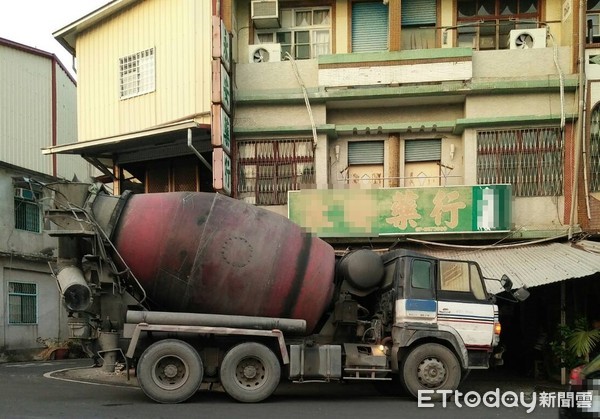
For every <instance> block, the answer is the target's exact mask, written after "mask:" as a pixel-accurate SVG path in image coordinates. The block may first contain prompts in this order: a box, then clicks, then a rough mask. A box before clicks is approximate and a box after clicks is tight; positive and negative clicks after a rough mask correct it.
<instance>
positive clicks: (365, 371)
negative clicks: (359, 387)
mask: <svg viewBox="0 0 600 419" xmlns="http://www.w3.org/2000/svg"><path fill="white" fill-rule="evenodd" d="M344 372H345V373H351V374H352V375H346V376H344V379H345V380H381V381H388V380H391V378H388V377H382V375H387V374H388V373H390V372H392V370H390V369H387V368H360V367H351V368H344Z"/></svg>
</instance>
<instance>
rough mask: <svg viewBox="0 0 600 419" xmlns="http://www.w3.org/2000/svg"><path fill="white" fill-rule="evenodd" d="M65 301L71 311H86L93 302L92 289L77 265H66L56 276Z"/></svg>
mask: <svg viewBox="0 0 600 419" xmlns="http://www.w3.org/2000/svg"><path fill="white" fill-rule="evenodd" d="M56 279H57V280H58V286H59V287H60V290H61V292H62V295H63V301H64V303H65V306H66V307H67V309H68V310H69V311H85V310H87V309H88V308H89V307H90V305H91V304H92V291H91V290H90V287H88V284H87V282H86V280H85V278H84V277H83V272H82V271H81V269H79V268H77V267H76V266H66V267H64V268H62V269H61V270H60V272H59V273H58V275H57V276H56Z"/></svg>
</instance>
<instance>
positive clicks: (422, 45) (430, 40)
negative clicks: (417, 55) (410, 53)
mask: <svg viewBox="0 0 600 419" xmlns="http://www.w3.org/2000/svg"><path fill="white" fill-rule="evenodd" d="M436 4H437V0H402V6H401V14H402V18H401V20H402V49H403V50H404V49H426V48H435V46H436V42H435V35H436V29H435V26H436V22H437V7H436Z"/></svg>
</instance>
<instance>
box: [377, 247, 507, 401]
mask: <svg viewBox="0 0 600 419" xmlns="http://www.w3.org/2000/svg"><path fill="white" fill-rule="evenodd" d="M383 260H384V264H385V265H386V270H387V269H391V270H393V271H394V274H393V279H394V281H393V289H394V291H395V294H396V295H397V298H396V300H395V304H394V324H393V326H392V331H391V335H392V342H393V347H392V351H391V353H398V355H397V357H398V360H401V359H402V360H404V362H400V361H398V363H396V362H392V369H395V367H398V370H400V369H401V367H402V366H403V367H404V368H405V371H404V372H403V376H404V381H405V382H406V381H410V379H411V374H412V375H415V374H416V377H417V380H418V386H417V387H423V388H436V387H437V386H438V385H440V384H441V383H442V381H444V380H447V381H449V382H452V383H454V384H452V385H451V386H452V387H454V386H455V385H458V383H459V382H460V378H461V377H459V376H458V375H459V374H460V376H464V375H466V372H467V371H468V370H469V369H481V368H488V367H489V362H490V358H491V355H492V352H493V348H494V347H495V346H497V344H498V342H499V338H500V323H499V321H498V307H497V306H496V305H495V304H494V298H493V297H492V296H490V295H488V293H487V291H486V288H485V283H484V280H483V276H482V274H481V269H480V267H479V265H478V264H477V263H475V262H471V261H456V260H443V259H436V258H431V257H427V256H425V255H421V254H418V253H413V252H409V251H403V250H399V251H395V252H392V253H390V254H387V255H385V256H384V257H383ZM436 345H441V347H443V348H444V349H449V350H450V351H451V352H452V354H453V356H454V357H455V358H456V360H457V361H458V364H459V366H460V369H457V370H456V371H450V370H447V367H450V366H453V362H452V363H450V364H451V365H449V366H444V365H443V362H438V361H439V360H438V361H436V360H435V359H432V358H426V357H425V356H421V358H423V359H422V360H420V361H419V360H412V358H414V357H415V356H417V355H415V354H414V352H416V349H417V348H418V347H419V346H421V348H419V349H418V351H419V352H420V353H426V352H427V351H426V350H424V349H423V348H422V346H425V347H427V348H431V349H432V350H433V351H434V352H436V353H437V352H440V353H443V352H446V351H445V350H444V349H442V348H441V347H437V346H436ZM411 353H413V356H411ZM447 355H449V354H447ZM406 358H410V359H409V360H408V361H406ZM411 363H413V364H415V365H411ZM416 363H418V365H416ZM438 370H439V371H438ZM455 375H456V376H455ZM414 384H417V383H414ZM405 385H406V383H405ZM413 387H414V386H410V385H407V390H409V392H411V393H414V389H413Z"/></svg>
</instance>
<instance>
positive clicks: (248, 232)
mask: <svg viewBox="0 0 600 419" xmlns="http://www.w3.org/2000/svg"><path fill="white" fill-rule="evenodd" d="M112 238H113V242H114V244H115V248H116V249H117V251H118V252H119V254H120V256H121V257H122V258H123V260H124V261H125V263H126V264H127V266H128V267H129V268H130V269H131V271H132V272H133V274H134V275H135V276H136V277H137V279H138V280H139V282H140V283H141V284H142V286H143V287H144V289H145V290H146V293H147V295H148V301H149V303H150V305H151V306H152V308H153V309H155V310H162V311H176V312H198V313H212V314H230V315H247V316H264V317H281V318H295V319H304V320H306V323H307V332H308V333H310V332H311V331H312V330H313V329H314V327H315V325H316V323H317V322H318V320H319V319H320V317H321V315H322V314H323V312H324V311H325V309H326V308H327V306H328V305H329V304H330V302H331V299H332V295H333V288H334V283H333V281H334V269H335V256H334V251H333V248H332V247H331V246H330V245H329V244H327V243H326V242H324V241H322V240H320V239H318V238H316V237H311V236H310V235H307V234H305V233H304V231H303V230H302V229H301V228H300V227H299V226H297V225H296V224H294V223H292V222H291V221H289V220H288V219H287V218H285V217H283V216H280V215H278V214H275V213H273V212H270V211H267V210H264V209H261V208H258V207H255V206H253V205H248V204H246V203H244V202H242V201H239V200H236V199H232V198H229V197H226V196H224V195H220V194H214V193H203V192H196V193H190V192H171V193H155V194H142V195H132V196H131V197H130V198H129V199H128V200H127V202H126V204H125V205H124V206H123V208H122V210H121V213H120V215H119V218H118V221H117V223H116V225H115V228H114V230H113V234H112ZM116 259H118V258H116Z"/></svg>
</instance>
